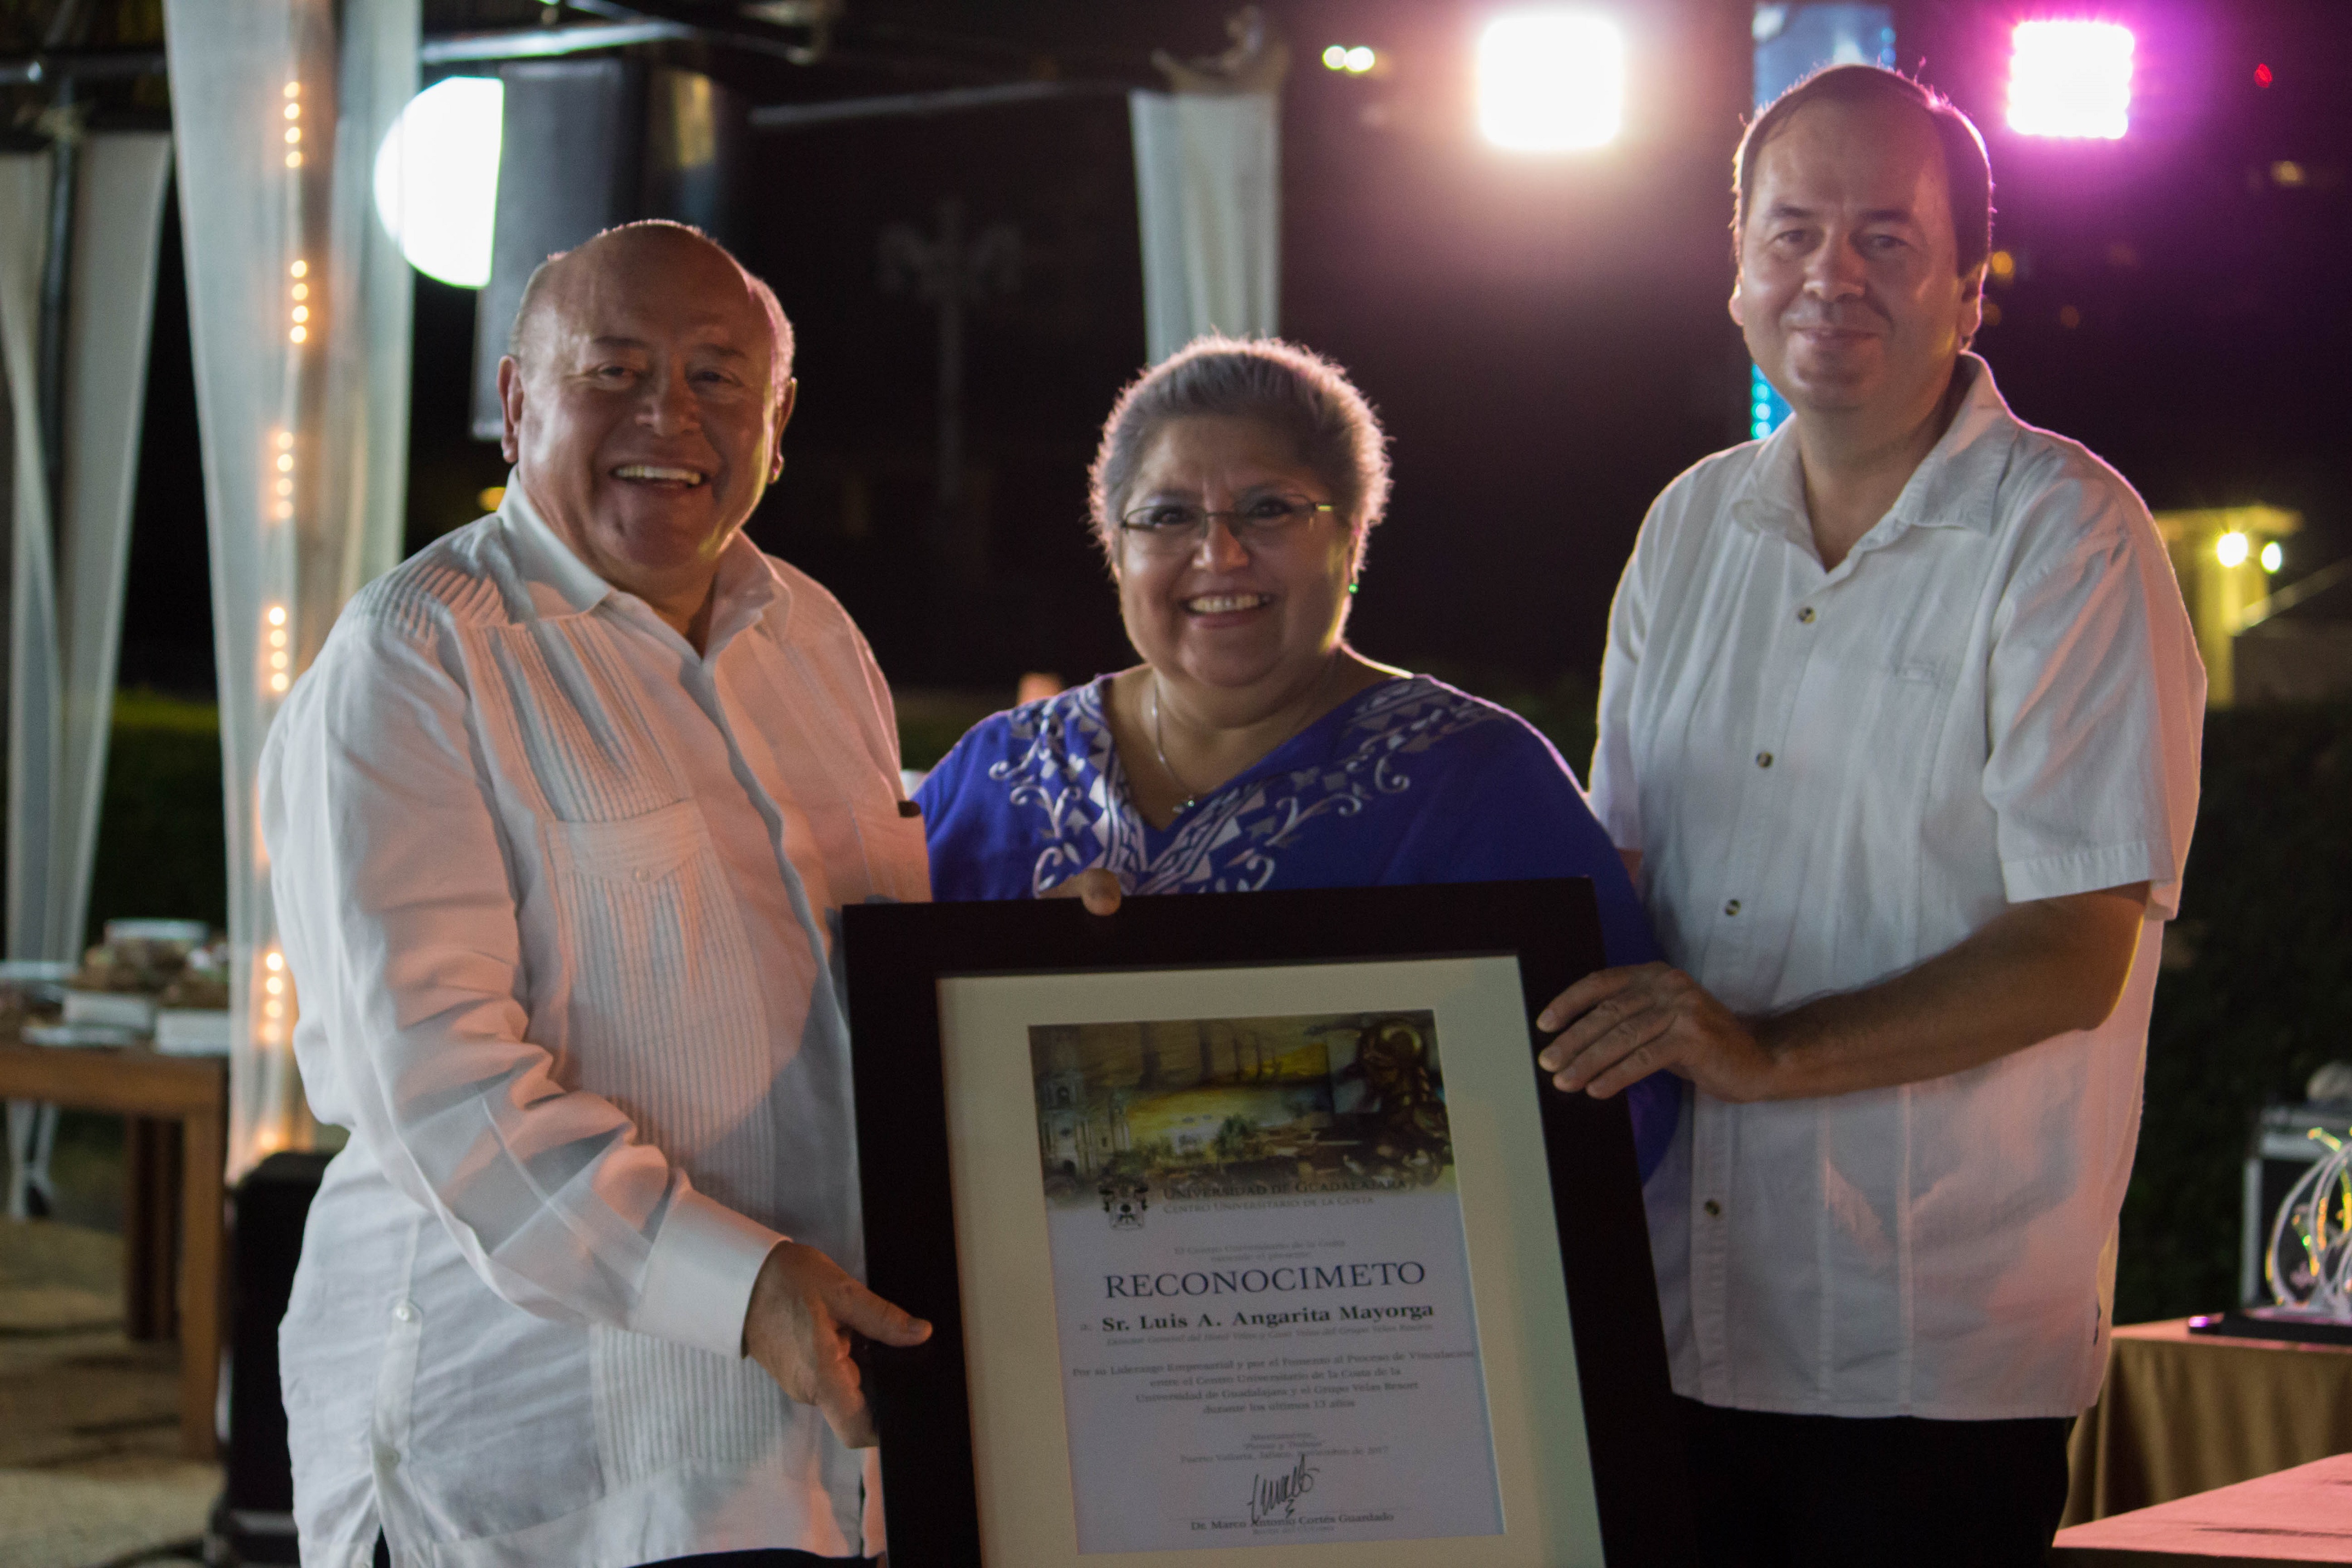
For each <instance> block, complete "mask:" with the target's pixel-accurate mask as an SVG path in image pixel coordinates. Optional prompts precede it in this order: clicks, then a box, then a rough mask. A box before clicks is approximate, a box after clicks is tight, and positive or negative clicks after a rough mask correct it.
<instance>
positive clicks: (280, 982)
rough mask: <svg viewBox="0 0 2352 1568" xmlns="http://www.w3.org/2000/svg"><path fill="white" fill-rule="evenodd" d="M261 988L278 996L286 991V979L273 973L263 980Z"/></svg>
mask: <svg viewBox="0 0 2352 1568" xmlns="http://www.w3.org/2000/svg"><path fill="white" fill-rule="evenodd" d="M261 988H262V989H263V990H265V991H268V993H269V994H270V995H271V996H273V997H274V996H278V995H280V994H282V993H283V992H284V991H285V989H286V981H285V979H284V978H283V977H280V976H277V975H272V976H270V977H269V978H268V979H266V980H264V981H262V982H261Z"/></svg>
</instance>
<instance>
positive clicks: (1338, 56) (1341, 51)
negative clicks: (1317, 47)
mask: <svg viewBox="0 0 2352 1568" xmlns="http://www.w3.org/2000/svg"><path fill="white" fill-rule="evenodd" d="M1323 68H1324V69H1325V70H1327V71H1344V70H1346V69H1347V68H1348V50H1347V47H1346V46H1345V45H1343V44H1334V45H1332V46H1331V47H1329V48H1328V49H1326V50H1324V51H1323Z"/></svg>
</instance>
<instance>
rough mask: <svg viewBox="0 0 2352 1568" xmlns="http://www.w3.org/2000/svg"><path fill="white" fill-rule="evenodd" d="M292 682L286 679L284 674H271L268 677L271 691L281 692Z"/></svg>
mask: <svg viewBox="0 0 2352 1568" xmlns="http://www.w3.org/2000/svg"><path fill="white" fill-rule="evenodd" d="M293 684H294V683H293V682H291V681H289V680H288V679H287V678H286V677H285V676H284V675H272V676H270V677H269V689H270V690H271V691H273V692H283V691H285V689H286V688H287V687H288V686H290V685H293Z"/></svg>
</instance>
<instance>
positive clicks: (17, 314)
mask: <svg viewBox="0 0 2352 1568" xmlns="http://www.w3.org/2000/svg"><path fill="white" fill-rule="evenodd" d="M171 157H172V152H171V139H170V138H169V137H166V136H162V135H156V134H152V133H136V132H134V133H111V132H107V133H100V134H97V135H92V136H88V137H85V138H84V139H83V140H82V141H81V143H80V148H79V160H78V162H79V174H78V177H77V178H76V181H75V190H74V228H73V235H72V243H71V248H70V250H69V252H68V255H69V256H70V257H71V262H70V265H69V268H68V282H67V299H68V310H67V317H66V340H65V349H66V363H65V388H64V392H65V399H64V406H63V408H62V410H61V413H62V420H63V424H64V432H63V435H64V440H63V448H64V459H65V462H64V474H63V478H64V484H63V486H62V493H61V494H60V495H59V496H58V497H50V496H49V495H48V494H47V474H46V472H45V469H44V456H43V454H44V439H45V436H46V434H47V433H46V432H44V431H43V430H42V428H41V417H40V416H41V410H40V398H39V394H38V392H37V382H36V381H35V379H34V377H35V366H36V365H37V361H38V357H39V350H38V335H39V330H40V326H39V294H40V279H41V272H42V268H43V266H44V261H45V256H44V254H43V253H44V248H45V247H44V244H43V240H44V236H45V235H46V234H47V202H48V193H49V184H50V177H51V176H50V169H51V161H50V155H49V154H48V153H47V152H41V153H36V154H30V155H17V156H12V157H8V158H5V159H0V233H5V235H6V236H7V237H6V240H5V245H0V249H5V256H0V333H5V338H6V350H5V363H6V371H7V378H8V390H9V393H10V399H9V401H10V404H11V409H12V413H13V419H12V430H11V435H12V438H13V440H12V446H13V449H14V456H15V467H16V475H15V480H16V483H15V487H14V496H13V497H12V500H13V506H12V508H11V515H12V518H13V523H14V526H13V527H12V528H11V530H10V549H9V575H10V583H9V648H8V760H9V771H8V786H9V790H8V792H9V800H8V830H7V833H8V846H7V847H8V872H7V938H6V940H7V956H9V957H10V958H12V959H44V960H51V961H60V962H61V961H65V960H68V959H72V958H75V957H78V956H79V955H80V952H81V945H82V937H83V933H84V927H85V926H86V925H88V923H89V879H90V867H91V864H92V862H93V861H94V860H95V858H96V856H97V852H98V810H99V803H100V798H101V795H102V793H103V791H104V789H105V782H106V749H107V741H108V738H109V736H110V731H111V728H112V723H113V717H114V678H115V668H116V664H117V655H118V653H119V652H120V650H121V641H122V582H123V571H124V569H125V567H126V566H127V565H128V563H129V560H130V555H131V500H132V494H133V490H134V488H135V486H136V481H137V478H138V472H139V437H140V421H141V416H142V413H144V411H145V405H146V392H147V344H148V338H149V334H150V332H151V330H152V325H153V315H154V302H155V266H156V257H157V253H158V251H159V249H160V246H161V243H162V231H163V190H164V183H165V181H166V180H167V179H168V178H169V177H170V172H171ZM53 501H54V509H53V507H52V502H53ZM53 516H54V517H55V526H54V528H53V527H52V520H51V519H52V517H53ZM53 1125H54V1113H48V1114H46V1115H36V1114H35V1113H33V1111H32V1108H31V1107H29V1106H22V1105H16V1106H11V1107H10V1109H9V1155H10V1171H9V1186H8V1207H9V1211H10V1212H11V1213H12V1214H21V1213H23V1212H24V1207H25V1197H26V1185H27V1183H28V1181H30V1180H32V1179H34V1178H35V1177H36V1176H37V1174H39V1173H40V1168H41V1166H43V1165H44V1164H45V1163H46V1152H47V1143H48V1135H49V1133H50V1131H51V1129H52V1127H53Z"/></svg>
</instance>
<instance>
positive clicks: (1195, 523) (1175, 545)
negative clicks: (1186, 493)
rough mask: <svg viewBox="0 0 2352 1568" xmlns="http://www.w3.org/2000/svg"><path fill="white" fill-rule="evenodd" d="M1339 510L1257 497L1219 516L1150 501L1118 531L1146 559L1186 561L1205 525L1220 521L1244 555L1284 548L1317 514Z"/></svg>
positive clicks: (1298, 500) (1304, 499)
mask: <svg viewBox="0 0 2352 1568" xmlns="http://www.w3.org/2000/svg"><path fill="white" fill-rule="evenodd" d="M1338 510H1339V507H1336V506H1334V505H1332V504H1331V503H1330V502H1328V501H1310V500H1308V499H1307V497H1304V496H1260V497H1257V498H1256V499H1255V500H1254V501H1249V502H1246V503H1244V504H1243V505H1242V506H1239V507H1234V508H1232V509H1231V510H1219V511H1212V510H1210V509H1209V508H1208V507H1196V506H1193V505H1192V504H1191V503H1190V502H1187V501H1154V502H1151V503H1150V505H1148V506H1141V507H1136V508H1135V509H1134V510H1133V511H1131V512H1129V513H1128V514H1127V515H1126V516H1125V517H1120V518H1119V520H1118V528H1119V532H1120V533H1122V534H1124V535H1126V536H1127V538H1130V539H1132V540H1134V541H1135V544H1136V546H1137V548H1139V549H1142V550H1145V551H1147V552H1148V553H1150V554H1152V555H1157V556H1173V555H1189V554H1191V553H1192V550H1193V549H1196V548H1197V547H1198V546H1199V545H1200V543H1201V541H1202V539H1205V538H1208V537H1209V519H1210V518H1212V517H1223V518H1224V519H1225V522H1226V526H1228V527H1229V528H1232V529H1233V532H1234V538H1236V539H1239V540H1240V541H1241V543H1242V548H1243V549H1250V550H1257V549H1265V548H1266V547H1267V546H1270V545H1279V544H1283V543H1285V542H1286V541H1287V540H1288V539H1289V538H1291V537H1292V536H1293V535H1295V534H1296V533H1297V530H1298V528H1300V526H1301V525H1303V524H1305V523H1307V521H1309V520H1310V519H1312V518H1313V517H1314V516H1315V514H1316V513H1318V512H1336V511H1338Z"/></svg>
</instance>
